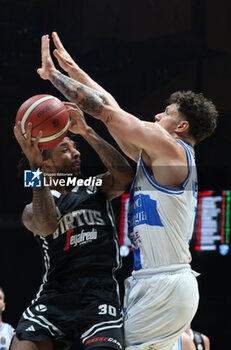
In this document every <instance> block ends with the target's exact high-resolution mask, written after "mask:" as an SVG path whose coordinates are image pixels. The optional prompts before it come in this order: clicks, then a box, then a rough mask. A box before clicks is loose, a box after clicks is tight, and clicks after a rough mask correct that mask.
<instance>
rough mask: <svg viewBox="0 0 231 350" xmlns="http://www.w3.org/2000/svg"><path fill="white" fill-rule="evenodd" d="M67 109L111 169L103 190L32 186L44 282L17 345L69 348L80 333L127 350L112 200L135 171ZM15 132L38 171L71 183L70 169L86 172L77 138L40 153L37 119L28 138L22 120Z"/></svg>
mask: <svg viewBox="0 0 231 350" xmlns="http://www.w3.org/2000/svg"><path fill="white" fill-rule="evenodd" d="M66 107H67V109H68V110H69V114H70V116H71V127H70V130H71V131H72V132H73V133H76V134H80V135H81V136H82V137H83V138H84V139H85V140H86V141H87V142H88V143H89V144H90V145H91V146H92V147H93V149H94V150H95V151H96V152H97V154H98V155H99V157H100V158H101V160H102V162H103V163H104V165H105V166H106V167H107V169H108V172H106V173H105V174H102V175H100V176H98V177H97V178H98V179H101V180H102V186H101V187H97V186H94V185H90V186H84V185H83V186H79V187H78V186H75V187H73V186H70V185H68V187H67V186H61V182H57V181H56V186H53V185H52V186H51V187H52V189H50V188H49V187H47V186H44V185H43V186H42V187H41V188H33V200H32V203H31V204H29V205H27V206H26V207H25V209H24V212H23V215H22V219H23V223H24V225H25V226H26V227H27V228H28V229H29V230H30V231H32V232H33V233H34V235H35V236H36V238H37V239H38V240H39V241H40V244H41V248H42V252H43V263H44V276H43V284H42V285H41V287H40V289H39V292H38V294H37V295H36V297H35V299H34V300H33V301H32V304H31V305H30V306H29V307H28V308H27V309H26V310H25V311H24V312H23V314H22V317H21V319H20V321H19V324H18V326H17V328H16V336H15V337H14V339H13V341H12V344H11V348H10V349H11V350H34V349H35V350H52V349H53V350H65V349H69V348H70V347H71V345H72V344H73V342H74V340H75V339H76V338H78V337H79V338H80V339H81V341H82V344H83V346H84V349H86V350H88V349H89V350H91V349H95V348H96V349H97V350H100V349H104V350H106V349H116V350H121V349H123V337H122V317H121V308H120V301H119V296H118V285H117V282H116V280H115V277H114V272H115V270H116V269H117V268H118V267H119V266H120V258H119V247H118V241H117V233H116V229H115V223H114V218H113V212H112V209H111V205H110V200H111V199H113V198H115V197H117V196H119V195H120V194H121V193H123V192H124V190H125V189H126V187H127V186H128V184H129V183H130V182H131V181H132V178H133V172H132V169H131V167H130V166H129V164H128V163H127V161H126V160H125V159H124V158H123V156H122V155H121V154H120V153H119V152H118V151H117V150H115V149H114V148H113V147H112V146H111V145H109V144H108V143H107V142H106V141H104V140H103V139H102V138H101V137H99V136H98V135H97V134H96V133H95V132H94V131H93V129H92V128H90V127H89V126H88V125H87V124H86V122H85V119H84V117H83V114H81V113H82V112H81V111H80V110H78V108H77V106H76V105H74V104H70V103H67V104H66ZM14 133H15V136H16V139H17V141H18V143H19V144H20V146H21V148H22V150H23V152H24V153H25V155H26V157H27V158H28V160H29V164H30V168H31V169H35V170H36V169H38V168H39V169H43V171H44V173H48V174H52V175H51V179H55V180H60V177H61V178H62V179H63V180H64V181H65V173H72V174H73V175H74V176H76V177H79V176H80V152H79V151H78V150H77V149H76V147H75V144H74V142H73V141H72V140H71V139H70V138H68V137H65V138H64V139H63V141H62V142H60V143H59V144H58V145H57V146H56V147H54V148H53V149H49V150H46V151H45V152H43V153H41V152H40V150H39V148H38V142H39V139H40V138H41V136H42V132H39V134H38V136H37V138H36V140H35V141H34V142H31V124H29V125H28V128H27V139H25V138H24V137H23V135H22V133H21V127H20V122H19V123H18V124H17V125H16V126H15V129H14ZM56 174H58V175H56ZM60 174H61V175H60ZM42 175H43V174H42ZM52 184H53V182H52Z"/></svg>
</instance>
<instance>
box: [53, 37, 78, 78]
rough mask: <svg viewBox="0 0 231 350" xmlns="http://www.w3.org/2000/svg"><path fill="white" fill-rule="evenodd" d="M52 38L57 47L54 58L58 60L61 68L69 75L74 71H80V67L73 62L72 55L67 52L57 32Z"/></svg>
mask: <svg viewBox="0 0 231 350" xmlns="http://www.w3.org/2000/svg"><path fill="white" fill-rule="evenodd" d="M52 38H53V42H54V45H55V47H56V49H55V50H54V51H53V53H54V56H55V57H56V58H57V60H58V63H59V65H60V67H61V68H62V69H63V70H65V72H67V73H70V72H71V70H72V69H75V70H76V69H78V68H79V66H78V65H77V63H76V62H75V61H74V60H73V58H72V57H71V55H70V54H69V53H68V52H67V50H66V49H65V47H64V46H63V44H62V42H61V40H60V38H59V36H58V34H57V33H56V32H53V33H52Z"/></svg>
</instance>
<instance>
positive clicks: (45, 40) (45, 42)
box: [41, 35, 50, 63]
mask: <svg viewBox="0 0 231 350" xmlns="http://www.w3.org/2000/svg"><path fill="white" fill-rule="evenodd" d="M41 47H42V48H41V50H42V63H44V60H45V59H46V58H47V57H48V56H49V55H50V39H49V35H43V36H42V45H41Z"/></svg>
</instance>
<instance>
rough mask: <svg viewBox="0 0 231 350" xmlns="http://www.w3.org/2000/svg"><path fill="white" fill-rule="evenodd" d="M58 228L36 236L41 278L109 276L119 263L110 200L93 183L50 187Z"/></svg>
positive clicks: (45, 279)
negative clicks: (61, 188)
mask: <svg viewBox="0 0 231 350" xmlns="http://www.w3.org/2000/svg"><path fill="white" fill-rule="evenodd" d="M51 192H52V195H53V197H54V199H55V203H56V210H57V218H58V228H57V230H56V231H55V232H54V233H53V234H52V235H49V236H47V237H43V236H38V239H39V241H40V245H41V248H42V253H43V262H44V278H43V282H47V281H52V280H53V281H54V280H56V281H57V280H63V279H70V278H72V277H73V276H75V277H81V276H86V277H87V276H104V277H107V276H111V275H112V273H114V271H115V270H116V269H117V268H118V267H120V265H121V261H120V256H119V245H118V237H117V232H116V228H115V222H114V216H113V211H112V208H111V203H110V202H109V201H108V200H107V199H106V197H105V195H104V193H102V192H101V191H100V189H99V188H97V187H85V186H81V187H79V188H78V187H76V188H74V189H73V190H72V191H71V192H69V193H66V194H61V193H59V192H57V191H55V190H52V191H51Z"/></svg>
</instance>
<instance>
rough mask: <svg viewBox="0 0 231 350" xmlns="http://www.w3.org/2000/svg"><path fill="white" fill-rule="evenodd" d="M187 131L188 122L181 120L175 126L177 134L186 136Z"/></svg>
mask: <svg viewBox="0 0 231 350" xmlns="http://www.w3.org/2000/svg"><path fill="white" fill-rule="evenodd" d="M188 131H189V122H188V121H187V120H182V121H180V123H179V124H178V125H177V128H176V132H177V134H181V135H182V134H186V133H188Z"/></svg>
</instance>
